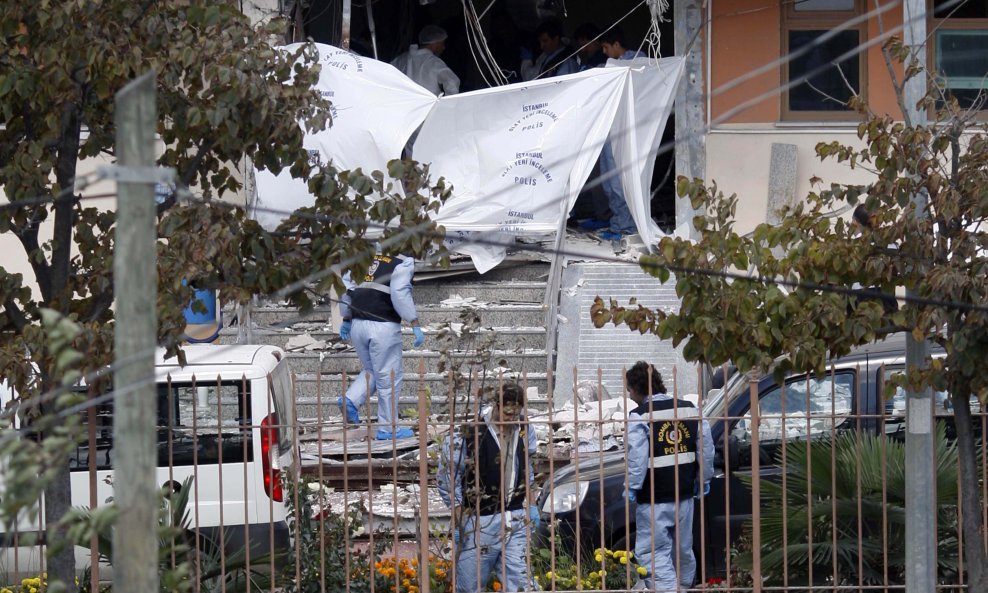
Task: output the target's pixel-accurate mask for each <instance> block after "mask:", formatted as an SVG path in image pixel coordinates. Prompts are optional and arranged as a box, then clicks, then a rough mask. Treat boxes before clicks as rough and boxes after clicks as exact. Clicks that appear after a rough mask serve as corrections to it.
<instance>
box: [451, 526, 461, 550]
mask: <svg viewBox="0 0 988 593" xmlns="http://www.w3.org/2000/svg"><path fill="white" fill-rule="evenodd" d="M453 543H454V544H456V545H457V546H459V545H460V528H459V527H457V528H455V529H453Z"/></svg>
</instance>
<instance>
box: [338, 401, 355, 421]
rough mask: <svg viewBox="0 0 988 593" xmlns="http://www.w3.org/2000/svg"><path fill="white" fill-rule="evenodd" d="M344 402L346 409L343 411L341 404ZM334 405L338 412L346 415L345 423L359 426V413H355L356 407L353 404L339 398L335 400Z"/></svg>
mask: <svg viewBox="0 0 988 593" xmlns="http://www.w3.org/2000/svg"><path fill="white" fill-rule="evenodd" d="M344 401H346V409H345V410H344V409H343V402H344ZM336 405H338V406H339V407H340V411H341V412H343V413H344V414H346V421H347V422H348V423H350V424H360V413H359V412H358V411H357V406H355V405H353V402H352V401H350V400H349V399H347V398H346V397H341V398H339V399H337V400H336Z"/></svg>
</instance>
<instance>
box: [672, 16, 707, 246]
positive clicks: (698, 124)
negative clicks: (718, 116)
mask: <svg viewBox="0 0 988 593" xmlns="http://www.w3.org/2000/svg"><path fill="white" fill-rule="evenodd" d="M709 1H710V0H706V2H709ZM706 2H701V0H676V2H674V3H673V8H672V18H673V25H674V27H675V48H676V55H677V56H683V57H684V58H685V60H686V64H685V69H684V70H683V79H682V80H681V81H680V82H679V88H678V89H677V90H676V141H675V147H676V154H675V157H676V177H679V176H680V175H684V176H686V177H689V178H691V179H692V178H694V177H698V178H700V179H704V178H706V175H707V172H706V169H707V153H706V130H705V128H706V125H705V121H704V120H705V119H706V116H705V114H706V110H705V109H704V89H703V47H704V45H703V44H704V40H703V36H702V35H700V28H701V27H702V26H703V5H704V4H706ZM694 216H696V211H695V210H693V205H692V204H690V200H689V198H679V197H677V198H676V226H679V225H681V224H682V223H684V222H685V223H687V224H689V229H690V238H693V239H698V238H699V236H698V235H697V232H696V229H695V228H693V217H694Z"/></svg>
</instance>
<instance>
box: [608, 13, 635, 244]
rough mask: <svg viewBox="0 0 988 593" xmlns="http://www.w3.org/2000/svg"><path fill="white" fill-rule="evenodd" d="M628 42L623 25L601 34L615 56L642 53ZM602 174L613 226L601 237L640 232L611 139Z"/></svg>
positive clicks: (625, 57)
mask: <svg viewBox="0 0 988 593" xmlns="http://www.w3.org/2000/svg"><path fill="white" fill-rule="evenodd" d="M624 44H625V41H624V31H622V30H621V27H611V28H610V29H609V30H607V31H605V32H604V33H603V34H601V36H600V47H601V49H602V50H603V51H604V54H605V55H606V56H607V57H608V58H611V59H612V60H633V59H635V58H637V57H638V56H639V55H641V54H640V53H639V52H637V51H633V50H629V49H626V48H625V46H624ZM623 132H624V131H623V130H618V132H617V133H618V134H619V135H620V134H621V133H623ZM612 133H613V132H612ZM600 176H601V179H602V184H603V187H604V193H605V194H606V195H607V204H608V206H610V208H611V227H610V228H609V229H606V230H603V231H601V232H600V237H601V238H602V239H606V240H608V241H620V240H621V238H622V237H624V236H625V235H632V234H634V233H636V232H637V231H638V227H637V225H635V219H634V218H633V217H632V216H631V209H630V208H628V201H627V198H626V196H625V195H624V188H623V186H622V185H621V176H620V171H618V170H617V163H616V162H615V161H614V149H613V147H612V146H611V143H610V142H609V141H608V142H607V143H606V144H604V147H603V148H602V149H601V151H600Z"/></svg>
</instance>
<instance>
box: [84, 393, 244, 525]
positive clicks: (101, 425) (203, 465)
mask: <svg viewBox="0 0 988 593" xmlns="http://www.w3.org/2000/svg"><path fill="white" fill-rule="evenodd" d="M251 391H252V390H251V381H249V380H247V379H244V378H243V377H242V376H241V378H239V379H234V378H229V379H227V378H217V379H215V380H212V381H197V380H195V379H194V378H190V379H188V380H165V381H164V382H159V383H158V385H157V422H156V424H157V430H156V435H155V436H156V439H155V441H156V447H157V469H156V474H155V481H156V483H157V484H158V485H160V486H162V487H166V488H174V487H176V486H177V485H181V484H182V483H183V481H184V480H186V479H187V478H192V480H193V482H192V487H193V492H192V495H191V496H190V497H189V498H190V503H189V505H190V513H189V520H190V523H191V525H192V526H196V525H198V526H200V527H213V526H216V527H218V526H220V525H238V524H239V525H242V524H244V523H245V522H250V521H254V520H256V513H255V511H254V509H253V507H252V506H250V505H247V504H246V503H245V501H246V500H247V497H248V495H249V492H248V491H247V489H246V488H245V486H246V485H249V484H250V483H252V482H253V481H255V479H256V478H257V477H256V476H254V475H253V468H251V462H252V461H253V459H254V456H255V452H254V443H253V440H254V439H253V435H252V430H251V415H250V413H249V410H250V409H251V407H250V406H251V399H252V398H251ZM116 452H117V449H116V448H115V446H114V442H113V406H112V403H111V402H107V403H105V404H102V405H100V406H99V407H97V412H96V427H95V438H94V439H93V441H92V442H90V441H88V440H87V441H85V442H83V443H82V444H81V445H80V446H79V447H78V448H77V449H76V451H75V453H74V454H73V455H72V456H71V458H70V460H69V466H70V469H71V470H72V492H73V500H72V504H74V505H79V506H89V505H90V500H89V498H88V494H89V492H90V487H91V486H93V485H95V487H96V496H95V502H96V504H98V505H99V504H104V503H105V502H106V501H107V500H108V499H109V498H110V497H111V496H112V495H113V486H112V485H113V465H114V458H115V456H116ZM90 455H93V456H94V457H95V466H96V472H95V474H92V475H90V473H89V462H90V459H89V457H90ZM79 497H82V499H79Z"/></svg>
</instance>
